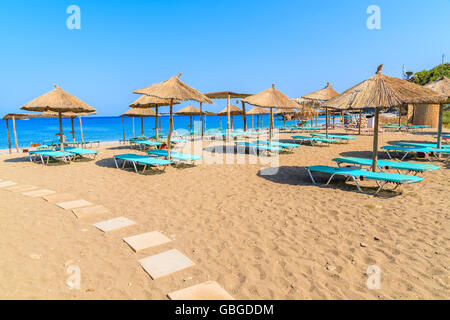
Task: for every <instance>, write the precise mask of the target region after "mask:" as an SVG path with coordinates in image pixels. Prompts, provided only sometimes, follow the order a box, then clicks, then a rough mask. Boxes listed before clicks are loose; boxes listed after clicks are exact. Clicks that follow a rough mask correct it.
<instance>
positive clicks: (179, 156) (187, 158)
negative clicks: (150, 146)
mask: <svg viewBox="0 0 450 320" xmlns="http://www.w3.org/2000/svg"><path fill="white" fill-rule="evenodd" d="M147 154H149V155H152V156H159V157H164V158H167V157H168V151H167V150H150V151H147ZM170 158H171V159H175V160H180V161H184V162H190V163H193V164H194V163H195V161H197V160H200V159H202V157H201V156H197V155H194V154H187V153H181V152H174V151H171V152H170Z"/></svg>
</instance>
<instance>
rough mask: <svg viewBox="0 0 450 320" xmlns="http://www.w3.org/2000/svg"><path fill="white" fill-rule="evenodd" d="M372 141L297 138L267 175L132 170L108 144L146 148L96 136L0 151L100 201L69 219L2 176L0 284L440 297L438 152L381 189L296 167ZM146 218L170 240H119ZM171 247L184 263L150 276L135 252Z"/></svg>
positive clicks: (20, 288)
mask: <svg viewBox="0 0 450 320" xmlns="http://www.w3.org/2000/svg"><path fill="white" fill-rule="evenodd" d="M336 132H339V131H336ZM282 137H283V138H286V137H289V136H288V135H283V136H282ZM380 139H381V141H380V145H381V146H382V145H384V144H386V143H388V142H392V141H399V140H408V141H433V140H434V139H433V135H432V134H431V133H430V134H427V133H417V134H409V133H383V134H382V135H381V137H380ZM210 143H211V142H205V143H204V147H207V146H208V145H209V144H210ZM371 146H372V137H371V136H361V137H358V139H357V140H356V141H353V142H351V143H349V144H340V145H332V146H330V147H323V148H321V147H310V146H301V147H300V148H299V149H297V150H296V151H294V153H292V154H282V155H280V158H279V161H280V163H279V165H280V168H279V172H278V173H277V174H276V175H274V176H261V175H260V174H259V172H260V170H261V169H262V168H264V167H267V165H261V164H227V165H219V164H213V165H207V164H199V165H197V166H196V167H187V168H183V167H179V168H174V167H169V168H168V169H167V170H166V171H165V172H164V173H163V174H154V175H150V174H147V175H141V174H135V173H134V172H133V171H131V170H120V169H116V168H115V166H114V162H113V161H112V156H113V155H114V154H122V153H130V151H131V152H132V153H140V154H143V153H141V152H139V151H137V152H136V151H134V150H129V149H128V148H127V147H125V148H124V147H120V146H119V145H114V144H107V145H106V146H105V147H103V148H100V149H99V155H98V157H97V158H96V160H95V161H81V162H76V163H72V164H71V165H49V166H43V165H41V164H35V163H30V162H29V161H27V158H26V155H25V154H23V155H20V154H19V155H18V154H15V155H2V156H0V179H2V180H3V181H14V182H16V183H18V184H23V185H33V186H36V187H39V188H42V189H50V190H54V191H56V192H58V193H66V194H70V195H72V196H73V198H72V199H69V200H78V199H85V200H87V201H89V202H91V203H92V204H94V205H103V206H105V207H106V208H107V209H109V211H110V212H111V213H110V214H104V215H100V216H92V217H86V218H83V219H76V217H75V216H74V215H73V213H72V212H71V211H70V210H63V209H61V208H59V207H57V206H56V205H55V204H54V203H51V202H47V201H45V200H43V199H41V198H32V197H26V196H23V195H22V194H20V193H13V192H9V191H7V190H3V189H0V257H1V259H0V298H2V299H167V294H168V293H170V292H175V291H178V290H181V289H184V288H188V287H191V286H194V285H197V284H200V283H204V282H207V281H216V282H217V283H218V284H219V285H220V286H221V287H223V288H224V289H225V290H226V291H227V292H228V293H229V294H230V295H231V296H232V297H234V298H236V299H448V298H449V297H450V294H449V292H450V273H449V266H450V259H449V256H450V249H449V238H450V228H449V227H450V226H449V210H448V208H449V204H450V200H449V196H448V194H449V190H450V171H449V165H442V163H439V162H435V163H436V164H440V165H441V166H442V169H441V170H439V171H436V172H431V173H426V174H425V175H424V176H425V181H423V182H422V183H418V184H414V185H408V186H404V187H401V189H400V191H401V194H400V195H397V196H394V195H393V194H391V193H390V192H387V193H384V194H383V195H382V197H374V196H370V195H365V194H361V193H358V192H356V189H355V188H354V187H353V186H351V185H349V186H344V185H343V184H342V183H340V184H334V185H333V188H320V187H317V186H314V185H312V184H311V182H310V180H309V178H308V176H307V174H306V171H305V170H304V168H303V167H304V166H307V165H334V163H333V162H332V161H331V159H332V158H333V157H336V156H339V155H353V156H355V155H356V156H361V155H362V156H369V155H370V150H371ZM252 158H253V156H247V157H246V160H247V161H248V160H249V159H252ZM253 160H254V159H253ZM319 180H320V181H323V179H319ZM363 185H369V186H373V185H374V184H373V183H369V182H364V183H363ZM370 191H373V189H370ZM121 216H123V217H126V218H128V219H131V220H133V221H135V222H136V223H137V224H136V225H134V226H130V227H127V228H124V229H121V230H118V231H113V232H110V233H106V234H105V233H103V232H101V231H99V230H98V229H97V228H95V227H94V226H93V224H94V223H97V222H100V221H104V220H108V219H112V218H115V217H121ZM152 231H159V232H161V233H163V234H164V235H166V236H168V237H169V238H170V239H171V240H173V241H171V242H168V243H165V244H163V245H161V246H157V247H151V248H148V249H145V250H142V251H139V252H137V253H135V252H134V251H133V250H132V249H131V248H130V247H129V246H128V245H127V244H126V243H125V242H124V241H123V240H122V239H123V238H125V237H130V236H134V235H138V234H142V233H146V232H152ZM172 249H176V250H179V251H180V252H181V253H183V254H184V255H185V256H186V257H188V258H189V259H190V260H192V261H193V262H194V263H195V266H193V267H190V268H187V269H185V270H182V271H180V272H177V273H174V274H172V275H170V276H166V277H162V278H160V279H157V280H152V279H151V278H150V277H149V276H148V274H147V273H146V272H145V271H144V270H143V269H142V267H141V266H140V265H139V262H138V261H139V260H140V259H143V258H145V257H148V256H152V255H155V254H159V253H162V252H165V251H169V250H172ZM372 265H375V266H377V267H378V268H379V270H380V271H381V282H380V285H381V287H380V289H378V290H371V289H369V288H368V287H367V284H366V283H367V279H368V275H367V270H368V268H369V266H372ZM70 266H77V267H79V270H80V272H81V282H80V284H81V286H80V289H79V290H70V289H69V287H68V286H67V285H66V282H67V280H68V278H69V277H70V276H71V275H70V274H69V273H67V272H68V268H69V267H70ZM70 270H73V268H72V269H69V271H70Z"/></svg>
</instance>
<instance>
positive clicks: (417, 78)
mask: <svg viewBox="0 0 450 320" xmlns="http://www.w3.org/2000/svg"><path fill="white" fill-rule="evenodd" d="M410 72H411V71H408V72H407V73H406V74H407V75H409V73H410ZM442 76H446V77H449V78H450V63H448V62H447V63H444V64H440V65H438V66H436V67H434V68H433V69H431V70H423V71H420V72H416V73H415V74H414V76H412V77H410V78H409V79H408V80H409V81H412V82H414V83H416V84H420V85H421V86H424V85H426V84H427V83H430V82H433V81H435V80H437V79H439V78H441V77H442Z"/></svg>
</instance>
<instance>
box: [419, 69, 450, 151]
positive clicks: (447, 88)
mask: <svg viewBox="0 0 450 320" xmlns="http://www.w3.org/2000/svg"><path fill="white" fill-rule="evenodd" d="M425 88H428V89H431V90H433V91H436V92H438V93H440V94H443V95H446V96H447V97H448V98H447V100H446V101H445V102H444V103H441V104H440V105H439V123H438V140H437V144H438V148H439V149H440V148H441V147H442V122H443V110H444V104H450V79H449V78H447V77H446V76H443V77H441V78H439V79H437V80H436V81H434V82H431V83H428V84H427V85H425Z"/></svg>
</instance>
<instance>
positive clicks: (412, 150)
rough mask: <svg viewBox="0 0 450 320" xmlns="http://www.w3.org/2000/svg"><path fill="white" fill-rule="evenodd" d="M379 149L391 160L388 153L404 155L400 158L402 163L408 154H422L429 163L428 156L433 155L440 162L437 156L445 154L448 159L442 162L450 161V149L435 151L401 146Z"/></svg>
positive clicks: (434, 149) (433, 149) (435, 149)
mask: <svg viewBox="0 0 450 320" xmlns="http://www.w3.org/2000/svg"><path fill="white" fill-rule="evenodd" d="M381 149H383V150H385V151H386V153H387V155H388V157H389V158H390V159H392V155H391V153H390V152H389V151H395V152H397V153H400V152H402V153H404V154H405V155H404V156H403V157H402V158H401V160H402V161H403V160H404V159H405V158H406V157H407V156H408V154H410V153H415V154H417V153H419V152H421V153H424V154H425V157H426V159H427V160H429V161H431V159H430V154H431V155H434V156H435V158H436V159H437V160H441V159H439V158H438V157H437V155H438V154H447V155H448V157H447V158H446V159H444V162H447V161H448V160H449V159H450V148H443V149H437V148H413V147H401V146H384V147H382V148H381Z"/></svg>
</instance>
